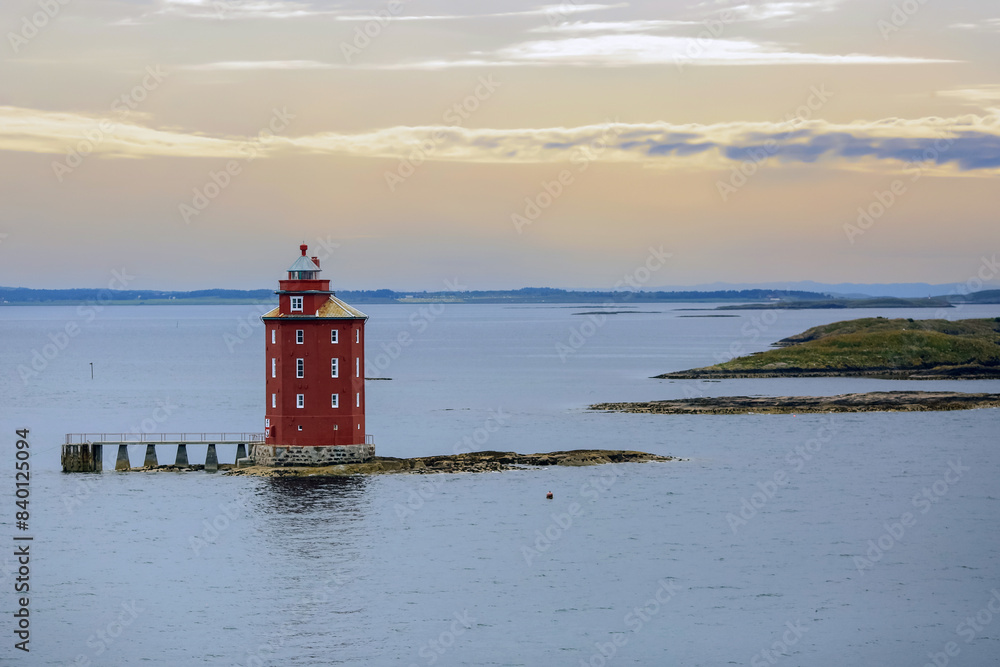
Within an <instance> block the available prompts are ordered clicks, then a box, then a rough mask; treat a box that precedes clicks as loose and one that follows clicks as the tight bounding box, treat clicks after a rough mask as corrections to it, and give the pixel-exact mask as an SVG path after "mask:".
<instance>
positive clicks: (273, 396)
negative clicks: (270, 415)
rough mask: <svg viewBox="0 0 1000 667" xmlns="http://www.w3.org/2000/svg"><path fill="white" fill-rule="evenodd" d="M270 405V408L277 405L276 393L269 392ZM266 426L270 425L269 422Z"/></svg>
mask: <svg viewBox="0 0 1000 667" xmlns="http://www.w3.org/2000/svg"><path fill="white" fill-rule="evenodd" d="M271 407H272V408H276V407H278V395H277V394H271ZM267 421H271V420H270V419H268V420H267ZM268 426H270V424H268Z"/></svg>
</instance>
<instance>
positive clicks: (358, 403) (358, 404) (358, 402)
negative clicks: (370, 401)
mask: <svg viewBox="0 0 1000 667" xmlns="http://www.w3.org/2000/svg"><path fill="white" fill-rule="evenodd" d="M354 401H355V403H354V405H355V407H359V408H360V407H361V392H358V393H357V394H354Z"/></svg>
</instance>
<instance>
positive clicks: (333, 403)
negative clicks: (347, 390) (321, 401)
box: [330, 394, 340, 408]
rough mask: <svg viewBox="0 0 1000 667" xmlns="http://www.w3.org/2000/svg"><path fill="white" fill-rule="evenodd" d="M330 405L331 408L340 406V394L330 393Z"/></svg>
mask: <svg viewBox="0 0 1000 667" xmlns="http://www.w3.org/2000/svg"><path fill="white" fill-rule="evenodd" d="M330 407H331V408H339V407H340V394H330Z"/></svg>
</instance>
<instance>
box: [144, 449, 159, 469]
mask: <svg viewBox="0 0 1000 667" xmlns="http://www.w3.org/2000/svg"><path fill="white" fill-rule="evenodd" d="M157 465H159V464H158V463H157V462H156V445H146V458H145V459H144V460H143V462H142V466H143V467H144V468H145V467H146V466H152V467H153V468H155V467H156V466H157Z"/></svg>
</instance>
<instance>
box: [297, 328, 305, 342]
mask: <svg viewBox="0 0 1000 667" xmlns="http://www.w3.org/2000/svg"><path fill="white" fill-rule="evenodd" d="M304 342H306V332H305V331H303V330H302V329H296V330H295V343H296V344H297V345H302V343H304Z"/></svg>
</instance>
